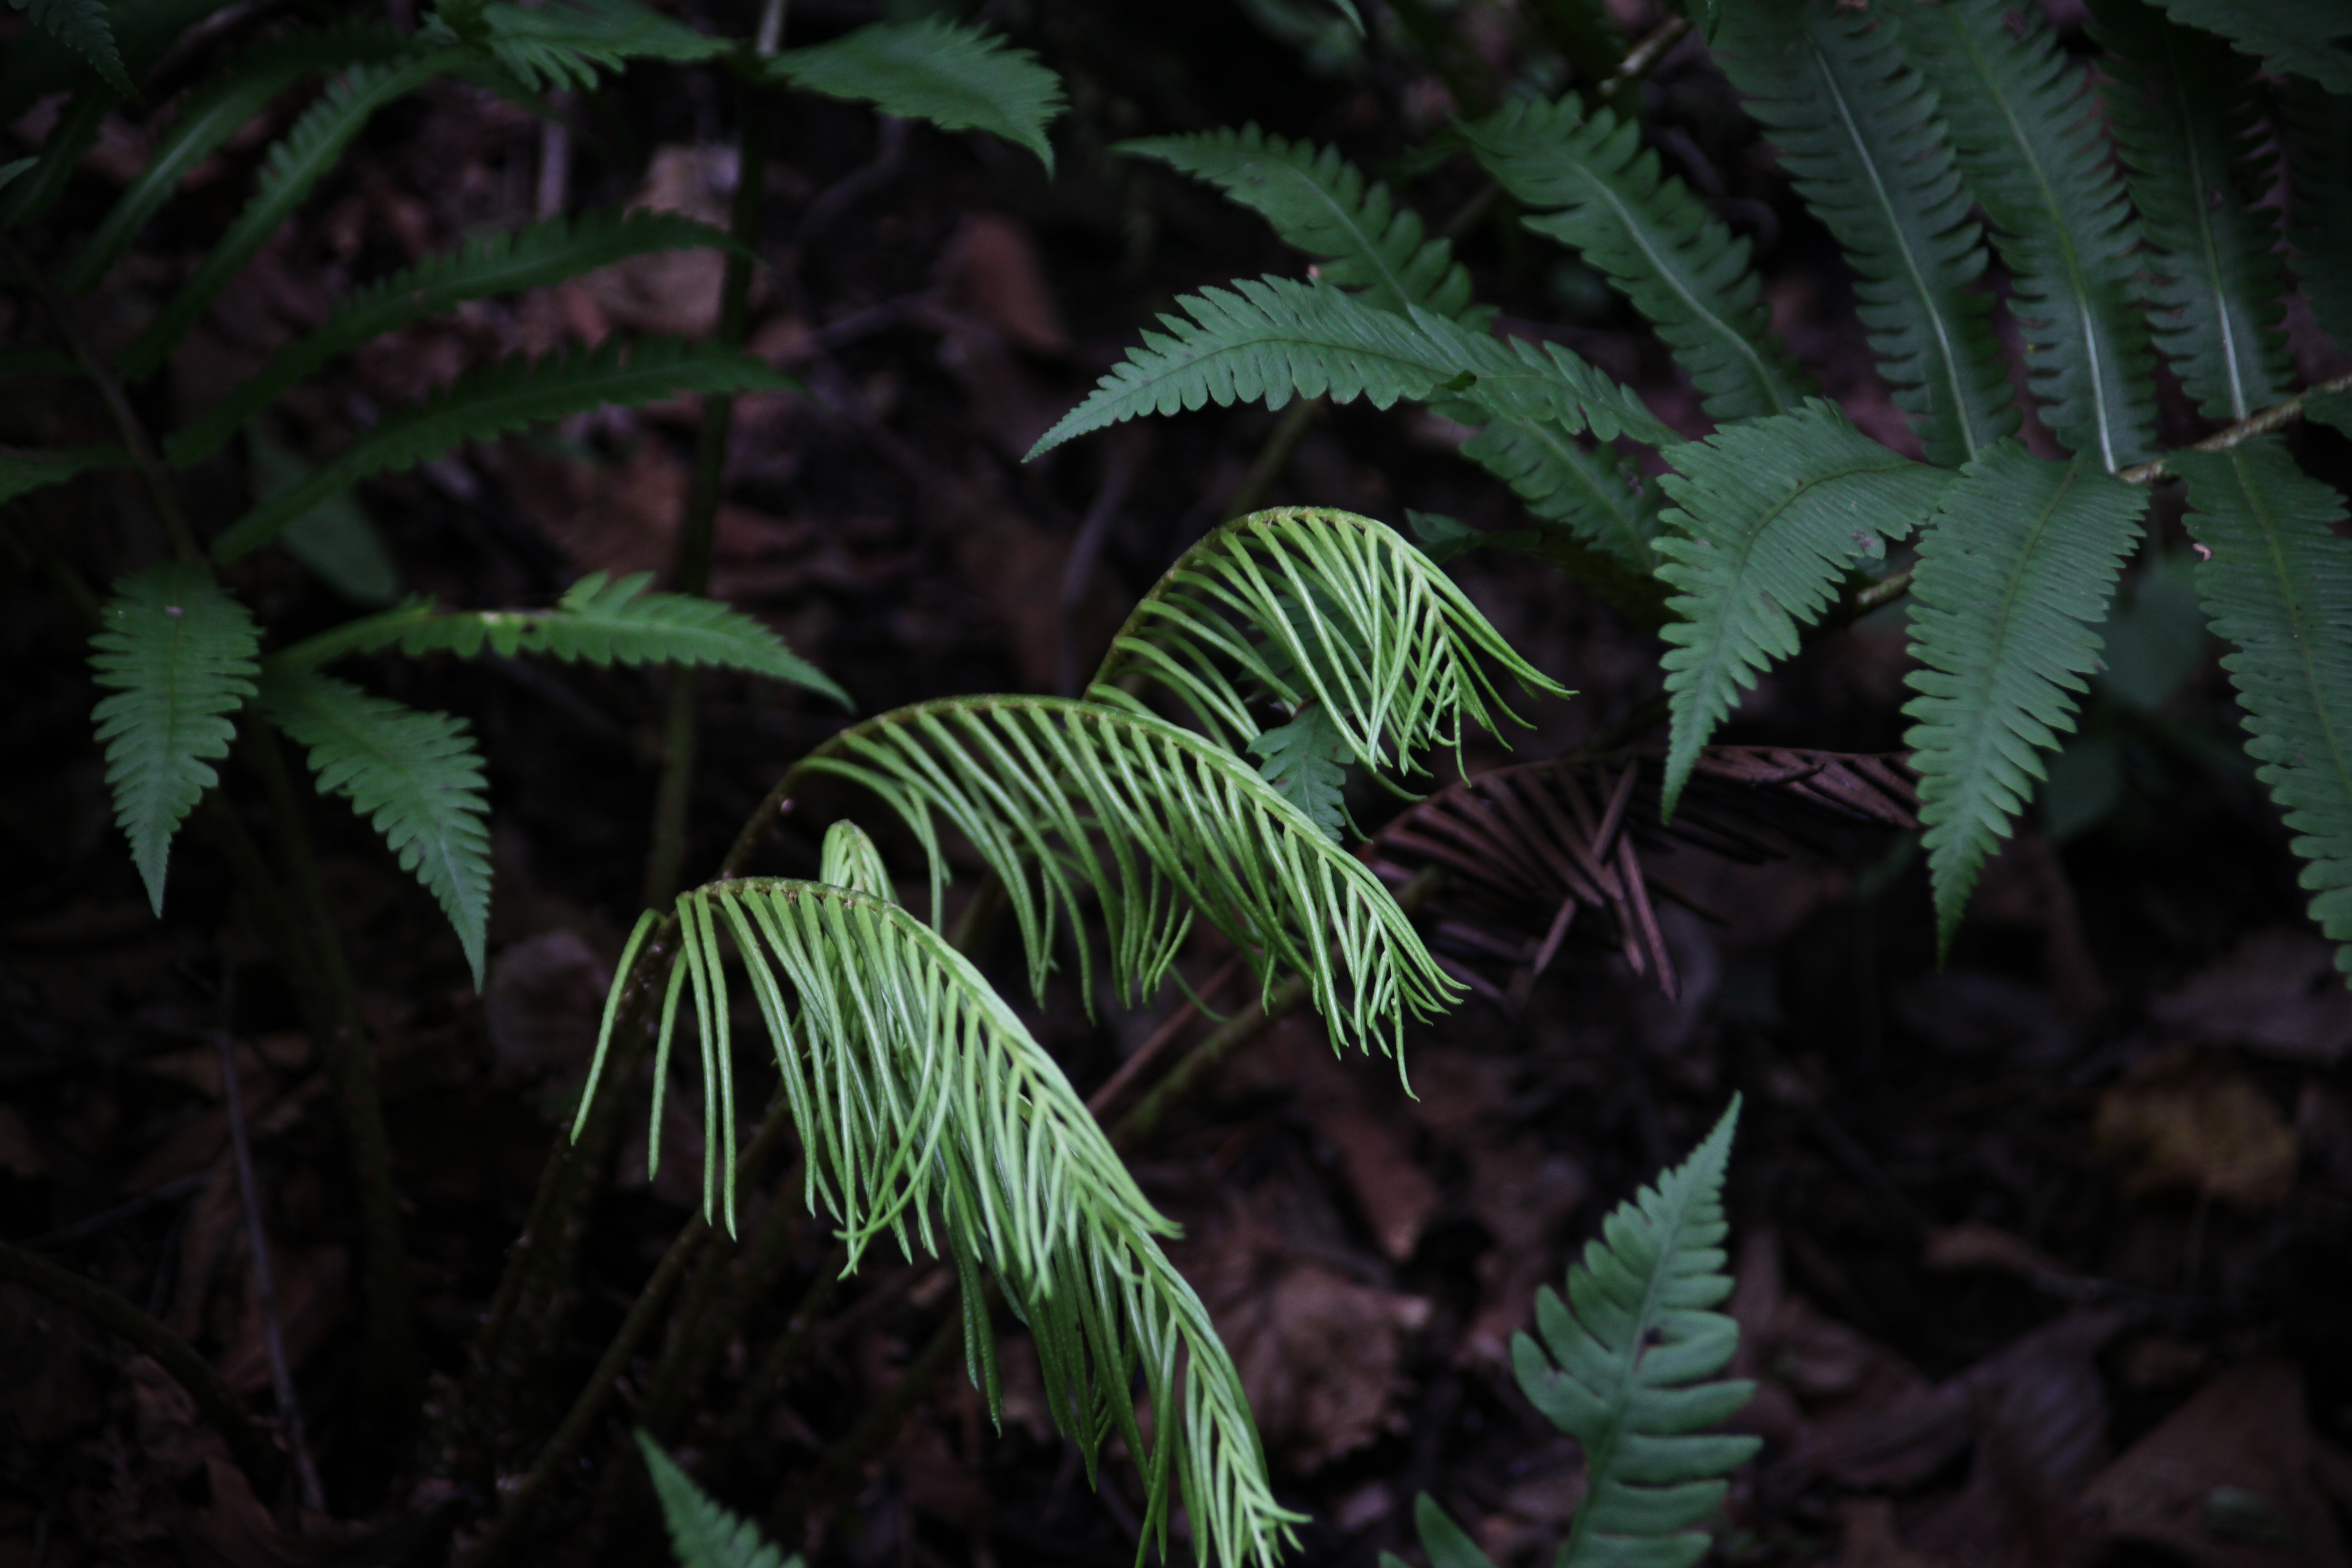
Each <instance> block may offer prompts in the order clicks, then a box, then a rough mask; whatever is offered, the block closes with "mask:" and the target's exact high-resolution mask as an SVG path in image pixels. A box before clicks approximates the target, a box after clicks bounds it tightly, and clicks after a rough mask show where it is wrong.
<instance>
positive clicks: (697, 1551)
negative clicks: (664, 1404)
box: [637, 1427, 801, 1568]
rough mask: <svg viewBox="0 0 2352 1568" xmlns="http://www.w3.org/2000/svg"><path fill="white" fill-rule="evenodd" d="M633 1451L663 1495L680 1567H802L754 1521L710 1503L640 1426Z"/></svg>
mask: <svg viewBox="0 0 2352 1568" xmlns="http://www.w3.org/2000/svg"><path fill="white" fill-rule="evenodd" d="M637 1449H638V1451H639V1452H640V1453H642V1454H644V1455H645V1457H646V1470H647V1471H648V1472H649V1473H651V1475H652V1476H653V1481H654V1495H655V1496H656V1497H658V1498H659V1499H661V1507H662V1519H663V1521H664V1522H666V1523H667V1525H668V1526H669V1543H670V1550H671V1551H672V1552H676V1553H677V1561H678V1568H800V1563H801V1560H800V1558H799V1557H798V1556H797V1555H795V1556H793V1557H792V1558H789V1559H787V1558H786V1557H784V1556H783V1554H782V1553H781V1552H778V1551H777V1550H776V1549H775V1548H774V1547H772V1546H771V1545H769V1544H768V1543H767V1542H764V1541H762V1540H761V1539H760V1530H759V1527H758V1526H757V1525H755V1524H753V1523H752V1522H751V1521H749V1520H746V1519H740V1518H738V1517H737V1516H736V1515H734V1514H732V1513H730V1512H729V1511H728V1510H725V1509H723V1508H721V1507H719V1505H718V1504H717V1503H715V1502H713V1501H711V1500H710V1498H709V1494H708V1493H706V1492H704V1491H703V1489H701V1488H700V1487H698V1486H696V1485H695V1484H694V1481H693V1479H692V1478H691V1477H689V1476H688V1474H687V1473H686V1472H685V1471H684V1470H681V1469H679V1468H677V1465H676V1464H675V1463H673V1462H672V1461H671V1459H670V1457H669V1456H668V1455H667V1454H665V1453H663V1452H662V1451H661V1445H659V1444H658V1443H656V1442H655V1441H654V1440H653V1438H652V1437H651V1436H648V1435H647V1434H646V1431H645V1429H644V1428H643V1427H640V1428H638V1430H637Z"/></svg>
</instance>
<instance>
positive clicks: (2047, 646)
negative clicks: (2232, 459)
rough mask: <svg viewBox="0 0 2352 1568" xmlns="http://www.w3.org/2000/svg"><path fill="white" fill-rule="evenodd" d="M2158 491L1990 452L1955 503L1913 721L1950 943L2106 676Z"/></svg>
mask: <svg viewBox="0 0 2352 1568" xmlns="http://www.w3.org/2000/svg"><path fill="white" fill-rule="evenodd" d="M2144 510H2147V489H2146V488H2145V487H2142V486H2136V485H2126V484H2123V483H2120V482H2118V481H2116V480H2115V479H2110V478H2108V477H2107V476H2106V475H2105V473H2103V472H2101V471H2100V469H2099V468H2098V465H2097V459H2096V458H2093V457H2091V456H2090V455H2089V454H2088V453H2084V454H2083V455H2081V456H2079V457H2077V458H2074V460H2073V461H2071V462H2057V461H2052V460H2048V459H2044V458H2036V457H2033V456H2032V455H2030V454H2029V453H2028V452H2026V450H2025V449H2024V448H2023V447H2020V446H2017V445H2016V444H2014V443H2004V444H2003V445H2001V446H1999V447H1991V448H1989V449H1988V450H1986V451H1985V452H1984V453H1982V454H1980V455H1979V457H1978V458H1976V459H1975V460H1974V461H1972V462H1970V463H1969V466H1968V467H1967V468H1965V469H1964V470H1962V472H1961V474H1960V477H1959V479H1958V480H1957V481H1956V482H1954V483H1953V484H1952V486H1951V487H1950V488H1949V489H1947V490H1946V491H1945V492H1944V499H1943V504H1942V505H1941V507H1939V508H1938V509H1937V519H1936V523H1935V526H1934V527H1933V528H1931V529H1930V530H1929V531H1927V534H1926V535H1925V536H1924V537H1923V538H1922V539H1921V541H1920V543H1919V564H1918V566H1917V568H1916V571H1915V572H1914V574H1913V575H1912V582H1911V598H1912V612H1911V651H1912V653H1913V655H1914V656H1915V657H1916V658H1917V659H1918V660H1919V662H1920V665H1921V666H1922V668H1918V669H1915V670H1913V671H1912V672H1911V675H1910V677H1909V683H1910V686H1911V688H1912V689H1913V690H1915V691H1917V692H1918V693H1919V695H1918V696H1916V697H1915V698H1913V699H1912V700H1910V701H1909V702H1908V703H1907V704H1906V705H1905V707H1904V710H1903V711H1904V712H1905V713H1906V714H1908V715H1909V716H1910V717H1911V718H1912V719H1913V720H1915V721H1916V722H1915V723H1914V724H1913V725H1912V726H1911V729H1910V731H1909V734H1908V735H1907V736H1906V740H1907V741H1908V742H1909V744H1910V746H1911V748H1912V752H1913V755H1912V759H1911V765H1912V766H1913V767H1914V768H1915V769H1916V770H1917V771H1918V773H1919V820H1920V821H1921V822H1922V823H1924V824H1926V825H1927V836H1926V838H1925V843H1926V845H1927V868H1928V871H1929V873H1930V875H1931V876H1932V878H1933V879H1934V882H1935V889H1936V921H1937V932H1938V938H1939V940H1940V941H1941V942H1943V943H1944V944H1946V945H1949V943H1950V942H1951V940H1952V932H1953V931H1954V930H1955V929H1957V928H1958V925H1959V922H1960V915H1961V912H1962V910H1965V909H1966V907H1967V905H1968V901H1969V890H1970V889H1972V888H1973V887H1975V885H1976V879H1977V872H1978V871H1979V869H1980V868H1982V867H1983V865H1984V861H1985V858H1986V856H1988V855H1989V854H1990V853H1991V851H1992V847H1993V845H1994V844H1995V843H1996V842H1997V841H1999V840H2000V838H2001V837H2003V836H2004V835H2005V834H2007V833H2008V831H2009V825H2010V823H2011V821H2012V820H2013V819H2014V818H2015V817H2016V816H2017V814H2018V812H2019V811H2020V810H2021V809H2022V808H2023V807H2024V806H2025V805H2026V804H2027V803H2028V802H2029V801H2030V800H2031V799H2032V795H2033V785H2034V782H2035V781H2036V780H2039V779H2041V778H2042V777H2044V776H2045V774H2046V772H2047V769H2046V767H2045V765H2044V763H2043V762H2042V754H2043V753H2045V752H2052V751H2055V750H2056V749H2057V746H2058V738H2059V737H2060V736H2061V735H2063V734H2067V733H2070V732H2072V731H2073V730H2074V706H2075V701H2076V694H2077V693H2080V692H2082V691H2084V690H2086V689H2088V687H2087V684H2086V682H2085V680H2084V677H2086V676H2088V675H2089V674H2090V673H2091V672H2092V671H2093V670H2095V669H2096V668H2098V664H2099V627H2100V626H2102V625H2103V624H2105V620H2106V618H2107V604H2108V601H2109V600H2110V599H2111V598H2113V597H2114V595H2115V587H2116V575H2117V574H2118V573H2119V572H2120V571H2121V570H2122V566H2123V559H2124V557H2125V555H2126V554H2127V553H2129V552H2130V550H2131V548H2132V546H2133V544H2134V542H2136V541H2137V538H2138V535H2139V521H2140V514H2141V512H2142V511H2144Z"/></svg>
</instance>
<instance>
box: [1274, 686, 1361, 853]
mask: <svg viewBox="0 0 2352 1568" xmlns="http://www.w3.org/2000/svg"><path fill="white" fill-rule="evenodd" d="M1249 749H1250V755H1252V756H1254V757H1258V758H1261V759H1263V760H1262V761H1261V762H1260V763H1258V769H1257V776H1258V777H1260V778H1262V779H1264V780H1265V782H1266V783H1268V784H1272V785H1273V786H1274V791H1275V793H1276V795H1280V796H1282V798H1283V799H1285V800H1286V801H1288V802H1289V803H1290V804H1291V805H1292V807H1293V808H1294V809H1296V810H1297V813H1298V815H1299V816H1303V817H1305V818H1307V821H1309V822H1312V823H1313V824H1314V825H1315V826H1318V827H1319V828H1321V829H1322V830H1323V836H1324V837H1326V838H1328V839H1330V840H1331V841H1332V842H1333V843H1334V844H1337V843H1339V841H1340V837H1339V830H1340V828H1341V827H1343V826H1346V824H1347V820H1348V805H1347V800H1346V795H1345V786H1346V784H1347V782H1348V740H1347V737H1346V736H1344V735H1342V734H1341V733H1340V732H1339V726H1338V725H1337V724H1334V723H1333V722H1332V721H1331V710H1329V709H1328V708H1326V707H1324V706H1323V705H1322V704H1321V703H1319V702H1310V703H1308V704H1307V706H1305V707H1303V708H1301V709H1300V710H1298V711H1297V713H1296V714H1294V715H1293V716H1292V717H1291V719H1290V721H1289V722H1288V723H1286V724H1278V725H1276V726H1275V728H1273V729H1271V730H1268V731H1265V733H1264V734H1262V735H1260V736H1258V737H1257V739H1255V740H1254V741H1252V742H1250V743H1249Z"/></svg>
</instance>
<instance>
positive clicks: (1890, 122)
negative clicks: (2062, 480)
mask: <svg viewBox="0 0 2352 1568" xmlns="http://www.w3.org/2000/svg"><path fill="white" fill-rule="evenodd" d="M1898 32H1899V28H1898V26H1897V24H1896V22H1895V18H1894V17H1893V16H1888V15H1886V14H1885V9H1884V7H1878V8H1874V9H1872V10H1870V11H1866V12H1865V11H1848V10H1846V9H1844V8H1843V7H1842V6H1839V5H1834V4H1833V3H1832V0H1747V3H1745V4H1742V5H1735V6H1731V7H1729V8H1727V12H1726V14H1725V16H1724V20H1723V27H1722V33H1721V36H1720V44H1721V47H1719V48H1718V49H1717V59H1719V60H1720V61H1721V62H1722V64H1723V66H1724V68H1725V70H1726V71H1727V73H1728V74H1729V75H1730V77H1731V81H1732V85H1733V86H1735V87H1737V88H1738V89H1739V90H1740V91H1741V92H1742V93H1744V94H1746V95H1747V99H1748V104H1747V107H1748V112H1749V113H1750V114H1752V115H1754V116H1755V117H1756V118H1757V119H1758V120H1759V121H1762V122H1763V124H1764V127H1765V129H1766V130H1767V131H1769V132H1770V133H1771V136H1772V140H1773V142H1774V144H1775V145H1776V146H1778V147H1779V148H1780V160H1781V163H1782V165H1783V166H1784V167H1785V168H1786V169H1787V170H1788V171H1789V174H1790V177H1791V178H1792V179H1793V180H1794V181H1795V183H1796V186H1797V189H1798V191H1799V192H1800V193H1801V195H1803V196H1804V198H1805V202H1806V205H1809V206H1811V208H1812V209H1813V211H1814V212H1815V213H1816V214H1817V215H1819V216H1820V217H1821V219H1822V222H1823V223H1825V224H1826V225H1828V226H1829V229H1830V232H1831V233H1832V234H1834V235H1835V236H1836V237H1837V238H1838V242H1839V244H1840V245H1841V246H1843V247H1844V250H1845V254H1846V257H1847V259H1848V260H1849V261H1850V262H1851V263H1852V264H1853V268H1854V271H1855V273H1856V275H1857V276H1856V278H1855V280H1854V293H1855V296H1856V298H1857V300H1858V309H1859V311H1860V314H1861V316H1862V320H1863V324H1864V326H1865V327H1867V328H1868V329H1869V330H1870V343H1871V347H1872V348H1873V349H1874V350H1876V351H1877V353H1878V356H1879V371H1880V373H1881V374H1884V375H1885V377H1886V379H1887V381H1888V382H1889V383H1891V384H1893V386H1894V389H1895V404H1896V405H1897V406H1898V407H1900V408H1902V409H1903V410H1904V412H1905V413H1906V414H1908V415H1909V416H1911V423H1912V426H1913V428H1914V429H1916V430H1917V431H1918V433H1919V440H1920V443H1921V445H1922V446H1924V447H1926V448H1927V460H1928V461H1929V462H1931V463H1937V464H1942V465H1945V466H1950V465H1954V464H1958V463H1960V462H1963V461H1966V460H1967V459H1968V458H1970V457H1973V456H1974V455H1975V454H1976V453H1977V452H1978V451H1979V450H1981V449H1982V448H1984V447H1987V446H1989V445H1990V444H1991V443H1992V442H1993V441H1995V440H1997V439H1999V438H2000V437H2003V436H2006V435H2008V434H2010V433H2011V431H2013V430H2015V429H2016V428H2017V418H2018V415H2017V407H2016V403H2015V400H2014V399H2013V398H2012V397H2011V395H2010V390H2009V378H2008V373H2007V372H2006V371H2005V370H2004V369H2003V367H2002V365H2001V362H2000V346H1999V344H1998V343H1997V342H1996V341H1995V340H1994V337H1993V331H1992V321H1991V311H1992V303H1991V300H1990V299H1989V298H1987V297H1986V296H1985V295H1983V294H1981V293H1979V292H1976V291H1974V290H1972V289H1969V284H1971V283H1973V282H1975V281H1976V279H1978V277H1979V275H1981V274H1982V273H1983V271H1984V268H1985V248H1984V235H1983V231H1982V230H1981V229H1979V227H1978V226H1977V225H1976V222H1975V220H1973V219H1972V218H1970V217H1969V195H1968V193H1967V192H1966V191H1965V190H1963V189H1962V188H1961V186H1960V177H1959V173H1958V170H1957V169H1955V168H1954V167H1953V165H1952V156H1951V152H1950V147H1949V143H1950V140H1951V138H1950V136H1949V134H1948V132H1947V131H1946V129H1945V125H1944V120H1943V117H1942V115H1941V113H1940V112H1939V111H1938V106H1937V101H1936V94H1935V91H1934V89H1931V88H1930V87H1928V85H1927V82H1926V81H1925V80H1924V79H1922V78H1921V77H1920V76H1919V75H1918V73H1917V72H1916V71H1913V70H1911V69H1909V68H1906V66H1905V65H1904V63H1903V57H1902V54H1901V51H1900V50H1899V49H1898V47H1896V36H1897V33H1898Z"/></svg>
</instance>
